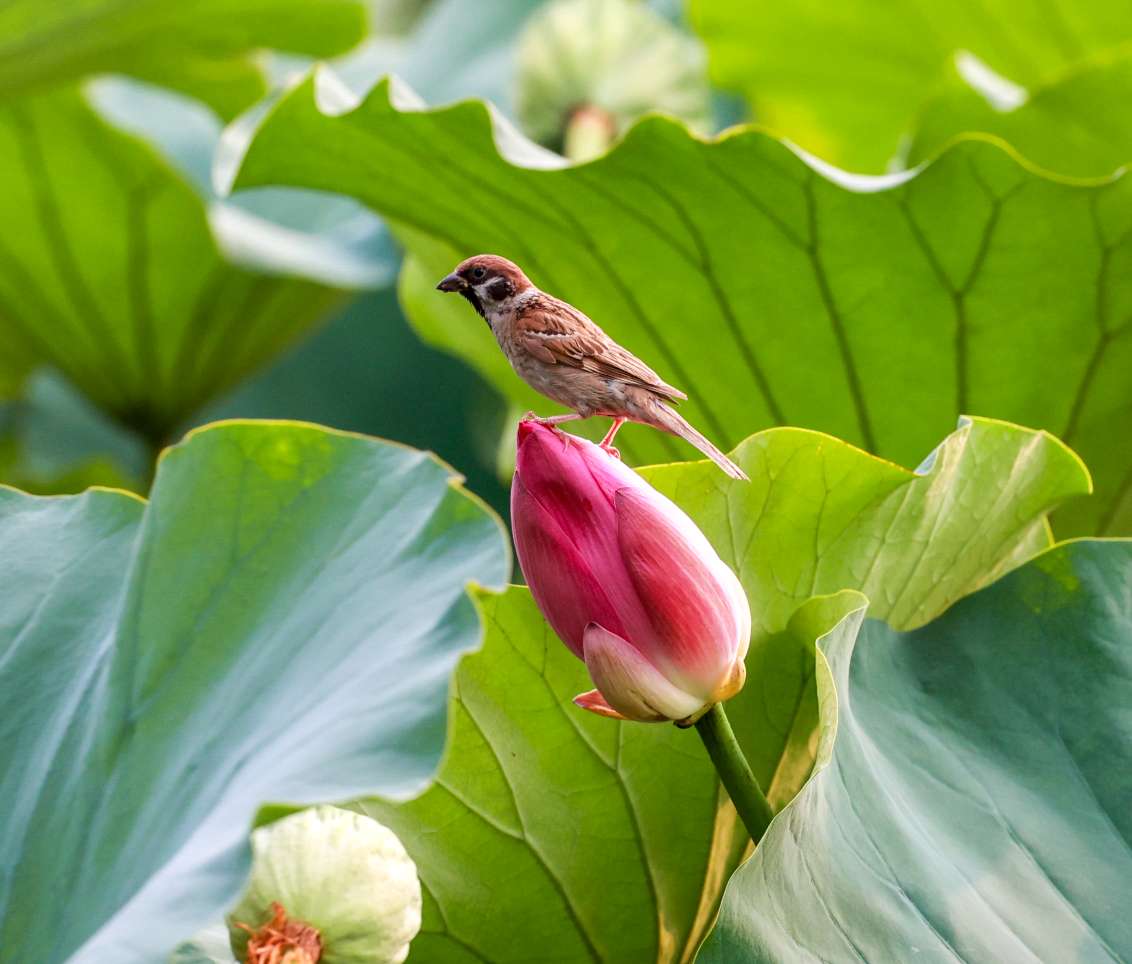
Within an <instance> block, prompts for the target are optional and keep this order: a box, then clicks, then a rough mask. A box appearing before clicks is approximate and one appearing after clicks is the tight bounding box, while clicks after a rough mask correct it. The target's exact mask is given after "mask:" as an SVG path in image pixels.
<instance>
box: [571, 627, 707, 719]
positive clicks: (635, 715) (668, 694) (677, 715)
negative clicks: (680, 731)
mask: <svg viewBox="0 0 1132 964" xmlns="http://www.w3.org/2000/svg"><path fill="white" fill-rule="evenodd" d="M584 639H585V642H584V651H585V660H586V668H587V669H588V670H589V671H590V679H592V680H593V681H594V684H595V685H596V686H597V688H598V691H599V692H600V693H601V695H602V696H603V697H605V701H606V703H607V704H608V705H609V706H610V707H611V708H612V709H614V710H615V711H617V712H618V713H620V714H621V715H622V716H624V717H625V718H626V719H630V720H637V721H639V722H641V723H655V722H659V721H661V720H682V719H684V718H685V717H688V716H691V715H692V714H693V713H695V712H697V711H698V710H700V709H701V708H702V707H703V702H704V701H703V700H701V699H698V698H697V697H695V696H692V695H690V694H688V693H686V692H684V691H683V690H681V689H679V688H678V687H677V686H674V685H673V684H672V683H670V682H669V681H668V680H667V679H665V678H664V676H662V675H661V673H660V671H659V670H657V668H656V667H655V666H653V665H652V663H650V662H649V661H648V660H647V659H645V657H644V656H642V655H641V654H640V653H639V652H638V651H637V650H636V649H635V648H634V647H633V646H632V645H630V644H629V643H627V642H626V641H625V640H624V639H622V638H621V637H620V636H618V635H616V634H615V633H611V632H609V630H607V629H605V628H604V627H603V626H599V625H598V624H597V623H590V624H589V625H588V626H587V627H586V631H585V637H584ZM588 708H589V707H587V709H588Z"/></svg>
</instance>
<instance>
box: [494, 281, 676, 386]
mask: <svg viewBox="0 0 1132 964" xmlns="http://www.w3.org/2000/svg"><path fill="white" fill-rule="evenodd" d="M515 332H516V335H517V338H518V341H519V343H520V344H521V345H522V346H523V347H524V348H525V349H526V350H527V351H529V352H530V353H531V354H532V355H534V357H535V358H537V359H539V361H542V362H546V364H548V365H569V366H570V367H572V368H580V369H581V370H582V371H587V372H592V373H593V374H595V375H602V376H604V377H606V378H616V379H619V380H620V381H623V382H626V383H628V384H630V385H636V386H639V387H640V388H646V389H648V390H649V391H650V392H653V393H654V394H656V395H660V396H661V397H662V398H666V399H670V400H671V401H679V400H680V399H684V398H687V397H688V396H687V395H685V394H684V393H683V392H682V391H680V389H678V388H673V387H672V386H671V385H669V384H668V383H667V382H665V381H663V380H662V379H661V377H660V376H659V375H658V374H657V373H656V372H654V371H653V370H652V369H651V368H649V366H648V365H646V364H645V363H644V362H643V361H641V360H640V359H639V358H637V357H636V355H634V354H632V353H631V352H628V351H626V350H625V349H624V348H622V347H621V346H620V345H619V344H617V342H615V341H614V340H613V339H612V338H610V337H609V336H608V335H607V334H606V333H605V332H604V331H602V330H601V329H600V328H599V327H598V326H597V325H595V324H594V323H593V322H592V321H590V319H589V318H587V317H586V316H585V315H583V314H582V313H581V312H580V311H578V309H577V308H574V307H572V306H571V305H568V304H566V302H564V301H559V300H558V299H557V298H555V299H553V301H551V299H550V298H549V297H545V298H542V297H540V298H539V300H538V301H537V302H532V303H530V304H529V305H526V306H524V307H523V309H521V310H520V311H519V313H518V317H517V318H516V319H515Z"/></svg>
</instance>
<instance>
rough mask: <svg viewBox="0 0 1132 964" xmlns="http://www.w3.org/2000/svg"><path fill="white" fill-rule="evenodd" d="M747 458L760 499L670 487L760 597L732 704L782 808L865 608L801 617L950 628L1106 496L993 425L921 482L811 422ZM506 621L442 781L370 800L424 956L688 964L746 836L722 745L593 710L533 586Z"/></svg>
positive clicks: (701, 472)
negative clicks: (1055, 512)
mask: <svg viewBox="0 0 1132 964" xmlns="http://www.w3.org/2000/svg"><path fill="white" fill-rule="evenodd" d="M735 458H736V459H737V460H738V462H739V463H740V464H741V465H742V466H743V467H744V468H745V469H746V470H747V472H748V473H749V474H750V476H751V480H752V481H751V482H750V483H734V484H732V483H731V482H730V481H728V480H727V479H725V478H724V476H722V475H721V474H720V473H719V472H718V470H717V469H714V467H712V466H710V464H709V463H697V464H686V465H673V466H664V467H660V468H657V469H653V470H649V471H648V473H647V475H648V478H649V480H650V481H651V482H653V483H654V484H656V485H658V486H659V487H660V488H661V489H662V490H664V491H666V492H667V493H669V494H670V495H672V496H673V497H674V498H675V499H676V500H677V501H678V502H679V503H680V504H681V505H682V506H683V507H684V508H685V509H686V510H687V511H689V512H691V513H692V514H693V515H694V516H695V518H696V520H697V521H698V522H699V523H700V524H701V525H702V526H704V529H705V532H706V533H707V534H708V536H709V538H711V540H712V542H713V543H714V545H715V546H716V548H717V549H718V550H719V552H720V553H721V555H722V556H723V558H724V559H725V560H726V561H727V562H728V563H730V564H731V565H733V566H734V567H735V569H736V571H737V572H738V573H739V574H740V577H741V579H742V580H743V584H744V587H745V588H746V590H747V593H748V596H749V597H750V600H751V608H752V610H753V612H754V613H755V616H756V618H755V630H754V636H753V639H752V643H751V653H750V656H749V659H748V674H749V676H748V683H747V686H746V688H745V689H744V690H743V691H742V693H740V694H739V696H738V697H736V698H735V699H734V700H732V701H731V703H730V704H729V707H730V710H729V712H730V713H731V715H732V719H733V721H734V723H735V725H736V727H737V728H738V729H739V730H740V732H741V738H742V740H743V743H744V746H745V749H746V750H747V752H748V753H749V754H750V757H751V760H752V763H753V765H754V767H755V770H756V773H757V775H758V777H759V779H760V780H761V781H762V782H763V785H764V786H767V787H768V788H769V791H770V794H771V796H772V799H773V800H774V801H776V802H777V803H778V804H779V805H781V804H782V803H784V802H786V801H787V800H789V799H790V797H791V796H792V795H793V794H794V793H795V792H796V791H797V789H798V787H799V786H800V785H801V783H802V782H803V781H804V780H805V777H806V775H807V774H808V772H809V769H810V765H811V763H812V760H813V753H814V747H813V740H812V733H813V730H814V727H815V726H816V722H817V701H816V692H815V690H814V685H813V676H814V641H815V639H816V638H817V637H818V636H820V635H822V634H824V633H825V632H826V631H828V630H829V629H830V628H831V627H832V626H834V625H835V624H836V623H837V622H838V621H839V620H840V618H841V617H842V616H844V615H845V613H846V612H847V611H848V609H850V608H855V607H856V606H858V605H859V597H857V596H855V594H849V595H850V596H853V597H854V598H851V599H847V598H846V595H845V594H841V595H838V596H833V597H832V598H825V599H822V600H815V601H814V602H811V603H809V604H804V605H803V607H802V608H801V609H799V608H798V604H799V602H801V601H802V600H804V599H806V598H807V597H809V596H811V595H814V594H818V595H822V594H830V593H836V592H837V591H838V590H840V589H842V588H845V587H867V588H868V589H870V590H872V591H874V592H876V594H877V596H878V602H877V612H878V614H879V615H883V616H886V617H887V618H889V619H891V620H892V621H894V622H895V623H897V624H899V625H909V624H914V623H916V622H921V621H923V620H926V619H929V618H931V617H932V616H933V615H935V614H936V613H938V612H939V611H941V610H942V609H943V608H944V607H946V606H947V605H948V604H949V603H950V602H951V601H952V600H954V599H955V598H956V597H958V596H960V595H962V594H963V593H965V592H969V591H971V590H972V589H974V588H975V587H976V586H979V585H982V584H983V583H985V582H986V581H987V580H988V579H991V578H993V576H994V574H996V573H998V572H1000V571H1002V570H1003V569H1004V568H1007V567H1009V566H1012V565H1016V564H1017V563H1019V562H1021V561H1022V560H1023V559H1024V558H1026V557H1027V556H1028V555H1029V554H1031V553H1032V552H1034V551H1036V550H1038V549H1041V548H1044V547H1045V546H1046V545H1048V541H1049V537H1048V533H1047V529H1046V526H1045V522H1044V514H1045V513H1046V512H1047V511H1048V510H1049V509H1050V508H1052V507H1053V506H1054V505H1055V504H1056V503H1057V502H1059V501H1060V500H1061V499H1063V498H1065V497H1068V496H1069V495H1071V494H1073V493H1076V492H1081V491H1083V490H1085V489H1086V488H1087V484H1088V482H1087V477H1086V475H1085V473H1084V470H1083V468H1082V467H1081V465H1080V463H1079V462H1078V461H1077V459H1076V458H1075V457H1074V456H1073V454H1072V453H1071V452H1069V451H1068V450H1067V449H1065V447H1064V446H1062V445H1061V444H1060V443H1058V442H1057V441H1055V440H1053V439H1051V438H1049V437H1048V436H1046V435H1044V434H1042V433H1035V432H1029V431H1026V430H1023V429H1018V428H1015V427H1013V426H1007V425H1003V424H1000V423H994V422H986V421H977V422H975V423H973V424H971V425H968V426H965V427H964V428H962V429H961V430H959V431H958V432H956V433H955V434H954V435H952V436H951V437H950V438H948V439H947V440H946V441H945V442H944V443H943V445H942V446H941V447H940V449H939V450H938V451H937V453H936V454H935V456H934V458H933V459H932V460H931V464H930V466H929V467H926V468H925V469H924V470H923V471H922V472H921V473H913V472H909V471H907V470H904V469H900V468H898V467H896V466H894V465H891V464H889V463H887V462H883V461H881V460H880V459H877V458H875V457H873V456H870V455H868V454H866V453H864V452H862V451H860V450H858V449H854V448H853V447H851V446H849V445H847V444H845V443H843V442H839V441H837V440H835V439H832V438H829V437H828V436H824V435H820V434H818V433H815V432H807V431H803V430H800V429H774V430H771V431H767V432H764V433H761V434H759V435H756V436H754V437H753V438H751V439H750V440H749V441H747V442H746V443H744V444H743V445H741V446H740V447H739V448H738V450H737V451H736V452H735ZM713 469H714V474H713V473H712V470H713ZM885 586H889V587H894V589H893V591H891V592H890V593H888V594H886V593H884V592H883V591H878V587H885ZM482 605H483V607H484V612H485V617H486V622H487V627H488V628H487V638H486V641H485V643H484V648H483V650H482V651H481V652H478V653H476V654H473V655H471V656H468V657H466V658H465V659H464V660H463V661H462V662H461V663H460V667H459V669H458V671H457V673H456V677H455V680H454V682H453V686H452V696H451V704H450V713H449V728H450V730H449V743H448V747H447V750H446V753H445V760H444V762H443V763H442V765H441V769H440V771H439V774H438V777H437V780H436V781H435V783H434V784H433V785H432V786H431V787H430V788H429V789H428V790H427V791H426V792H425V793H424V794H423V795H421V796H420V797H418V798H417V799H415V800H413V801H410V802H408V803H402V804H398V803H392V802H389V801H383V800H370V801H367V802H365V803H364V804H363V806H364V808H365V810H366V812H368V813H370V814H372V815H373V816H375V817H377V818H378V819H379V820H381V821H382V822H383V823H386V824H388V825H389V826H391V827H392V828H393V829H394V830H395V831H396V832H397V834H398V836H399V837H400V838H401V840H402V842H403V843H404V844H405V846H406V848H407V849H408V850H409V853H410V854H411V855H412V857H413V859H414V861H415V862H416V864H417V868H418V871H419V873H420V877H421V881H422V885H423V888H424V894H425V922H424V932H423V934H422V936H421V937H419V938H417V941H416V942H415V943H414V945H413V948H414V950H413V953H414V955H419V956H416V957H415V959H418V960H423V961H433V960H442V961H458V962H465V961H474V960H490V961H500V962H502V961H514V962H522V961H531V960H547V961H550V960H560V961H572V960H578V959H595V960H609V961H646V960H657V961H666V962H667V961H681V960H688V959H689V958H690V957H691V955H692V954H694V952H695V949H696V947H697V946H698V943H699V941H700V939H701V938H702V937H703V935H704V933H705V930H706V928H707V927H708V925H709V924H710V922H711V920H712V917H713V913H714V910H715V907H716V904H717V901H718V899H719V894H720V891H721V888H722V886H723V884H724V882H725V881H726V879H727V875H728V874H729V873H730V871H731V870H732V869H733V868H734V867H735V866H736V865H737V863H738V861H739V859H740V858H741V856H742V852H743V849H744V846H745V843H746V838H745V836H744V834H743V833H742V832H741V830H740V828H739V827H738V825H737V823H736V817H735V812H734V810H733V808H732V807H731V806H730V804H729V803H728V802H727V801H726V798H721V796H720V790H719V787H718V784H717V782H716V779H715V776H714V772H713V771H712V769H711V767H710V765H709V763H708V760H707V756H706V754H705V753H704V751H703V748H702V746H701V745H700V743H699V741H698V740H697V738H696V737H695V735H694V734H692V733H689V732H686V731H679V730H677V729H676V728H675V727H670V726H645V725H641V724H634V723H626V724H621V723H617V722H613V721H610V720H607V719H601V718H598V717H595V716H593V715H591V714H587V713H585V712H583V711H581V710H579V709H577V708H576V707H574V706H572V705H570V700H571V698H572V697H573V696H575V695H576V694H577V693H579V692H582V691H584V690H587V689H590V688H592V684H590V683H589V682H588V681H587V678H586V672H585V668H584V666H583V665H582V663H581V662H579V661H578V660H577V659H575V658H574V656H573V655H571V654H570V653H569V651H568V650H567V649H566V648H565V646H563V645H562V644H561V643H560V642H558V641H557V640H556V639H555V638H554V635H553V633H551V631H550V630H549V629H548V628H547V627H546V624H545V622H544V620H543V619H542V617H541V616H540V615H539V613H538V611H537V609H536V608H535V606H534V604H533V602H532V601H531V598H530V596H529V594H528V592H527V591H526V590H525V589H523V588H520V587H512V588H511V589H510V590H509V591H508V592H507V594H506V595H504V596H502V597H486V598H484V599H483V601H482Z"/></svg>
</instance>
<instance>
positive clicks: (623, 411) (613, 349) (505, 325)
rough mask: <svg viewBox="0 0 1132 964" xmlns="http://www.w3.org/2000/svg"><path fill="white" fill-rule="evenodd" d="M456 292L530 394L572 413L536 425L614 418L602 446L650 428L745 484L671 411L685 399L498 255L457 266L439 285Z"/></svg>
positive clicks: (720, 455)
mask: <svg viewBox="0 0 1132 964" xmlns="http://www.w3.org/2000/svg"><path fill="white" fill-rule="evenodd" d="M436 287H437V288H438V289H439V290H440V291H456V292H459V293H460V294H461V295H463V296H464V297H465V298H467V299H468V301H469V302H471V305H472V307H473V308H475V309H476V311H477V312H478V313H479V314H480V316H481V317H482V318H484V319H485V320H486V321H487V323H488V325H489V326H490V327H491V332H492V334H493V335H495V339H496V341H498V342H499V347H500V348H502V349H503V354H505V355H506V356H507V359H508V361H510V362H511V367H512V368H514V369H515V371H516V373H517V374H518V375H519V377H520V378H522V379H523V381H525V382H526V383H527V384H528V385H530V386H531V388H533V389H535V390H536V391H538V392H541V393H542V394H543V395H546V396H547V397H548V398H552V399H554V401H556V402H560V403H561V404H563V405H565V406H566V407H567V408H572V409H573V410H574V411H573V412H572V413H571V414H569V415H552V416H551V417H549V418H540V419H539V421H540V422H543V423H545V424H549V425H555V424H557V423H559V422H569V421H571V420H573V419H578V418H590V417H591V416H593V415H605V416H607V417H609V418H612V419H613V425H612V427H611V428H610V429H609V432H608V434H606V436H605V438H604V439H602V442H601V445H602V448H605V449H607V450H610V451H612V452H613V453H614V454H616V449H613V447H612V446H613V437H614V436H615V435H616V434H617V430H618V429H619V428H621V426H622V425H624V424H625V422H639V423H641V424H642V425H651V426H653V427H654V428H659V429H661V430H662V431H665V432H668V433H669V434H671V435H676V436H678V437H680V438H682V439H684V440H685V441H687V442H690V443H691V444H692V445H694V446H695V447H696V448H698V449H699V450H700V451H701V452H703V453H704V455H706V456H707V457H708V458H709V459H711V460H712V461H713V462H714V463H715V464H716V465H718V466H719V467H720V468H721V469H723V471H724V472H726V473H727V474H728V475H730V476H731V477H732V478H733V479H746V478H747V476H746V474H745V473H744V472H743V470H742V469H741V468H739V466H737V465H736V464H735V463H734V462H732V461H731V459H729V458H728V457H727V456H726V455H724V454H723V453H722V452H721V451H720V450H719V449H717V448H716V447H715V446H714V445H712V443H711V442H709V441H708V440H707V439H706V438H704V436H703V435H701V434H700V433H699V432H698V431H696V429H694V428H693V427H692V426H691V425H690V424H689V423H688V422H687V420H686V419H684V418H683V417H682V416H681V415H679V414H677V412H676V411H675V410H674V409H673V408H672V406H673V405H675V404H677V403H678V402H679V401H680V400H681V399H685V398H687V397H688V396H687V395H685V394H684V393H683V392H682V391H680V389H678V388H673V387H672V386H671V385H669V384H667V383H666V382H664V381H663V380H662V379H661V378H660V376H659V375H657V373H656V372H654V371H653V370H652V369H651V368H649V366H648V365H646V364H645V363H644V362H642V361H641V360H640V359H639V358H637V357H636V356H635V355H633V354H632V353H631V352H629V351H626V350H625V349H624V348H622V347H621V346H620V345H619V344H617V342H615V341H614V340H613V339H612V338H610V337H609V336H608V335H607V334H606V333H605V332H604V331H602V330H601V329H600V328H599V327H598V326H597V325H596V324H594V323H593V322H592V321H590V319H589V318H587V317H586V316H585V315H584V314H582V313H581V312H580V311H578V309H577V308H575V307H574V306H573V305H569V304H567V303H566V302H565V301H561V300H560V299H558V298H555V297H554V296H553V295H548V294H547V293H546V292H545V291H540V290H539V289H538V288H536V287H535V286H534V285H533V284H532V283H531V281H530V279H529V278H528V277H527V276H526V275H525V274H523V272H522V270H521V269H520V268H519V266H518V265H516V264H513V263H512V262H510V261H508V260H507V259H506V258H500V257H498V256H497V255H494V254H478V255H476V256H475V257H474V258H468V259H467V260H466V261H462V262H460V264H459V265H457V267H456V270H455V271H453V272H452V273H451V274H450V275H448V276H447V277H445V278H444V280H443V281H441V282H440V284H438V285H437V286H436Z"/></svg>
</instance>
